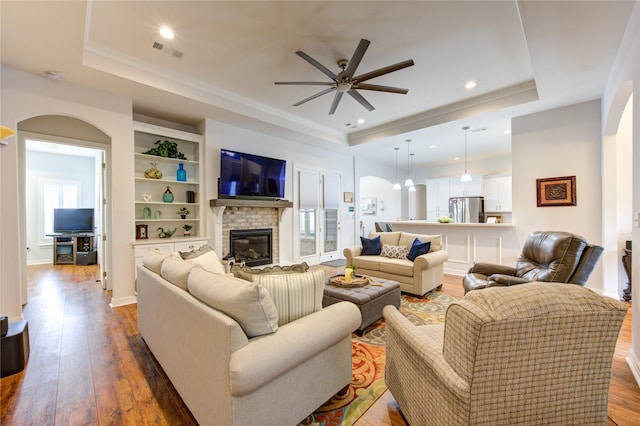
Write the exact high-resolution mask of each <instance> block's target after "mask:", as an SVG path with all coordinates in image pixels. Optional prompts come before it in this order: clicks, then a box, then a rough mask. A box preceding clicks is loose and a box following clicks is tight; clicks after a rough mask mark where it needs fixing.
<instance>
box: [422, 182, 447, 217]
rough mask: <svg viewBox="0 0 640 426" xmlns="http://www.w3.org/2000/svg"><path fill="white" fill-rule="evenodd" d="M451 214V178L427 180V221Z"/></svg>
mask: <svg viewBox="0 0 640 426" xmlns="http://www.w3.org/2000/svg"><path fill="white" fill-rule="evenodd" d="M448 214H449V178H441V179H427V220H428V221H429V222H435V220H436V219H437V218H439V217H441V216H446V215H448Z"/></svg>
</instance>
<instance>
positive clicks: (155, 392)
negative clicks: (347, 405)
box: [0, 265, 640, 426]
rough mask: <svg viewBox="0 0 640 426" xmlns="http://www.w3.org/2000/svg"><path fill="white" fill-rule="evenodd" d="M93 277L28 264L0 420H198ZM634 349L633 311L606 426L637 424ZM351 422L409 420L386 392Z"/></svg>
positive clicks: (132, 319) (130, 312) (455, 290)
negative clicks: (21, 320)
mask: <svg viewBox="0 0 640 426" xmlns="http://www.w3.org/2000/svg"><path fill="white" fill-rule="evenodd" d="M317 267H322V268H323V269H326V270H327V272H328V273H330V274H335V273H337V272H336V271H337V270H336V269H335V268H329V267H324V266H317ZM314 268H316V267H314ZM97 277H98V270H97V267H95V266H70V265H57V266H52V265H39V266H30V267H29V268H28V287H29V300H30V302H29V303H28V304H27V305H26V306H25V309H24V317H25V319H27V320H28V322H29V334H30V341H31V355H30V358H29V362H28V364H27V367H26V369H25V371H23V372H21V373H18V374H14V375H12V376H9V377H5V378H3V379H2V380H0V388H1V400H0V402H1V404H0V414H1V416H0V424H2V425H78V424H82V425H89V424H117V425H121V424H135V425H139V424H157V425H182V424H184V425H194V424H196V421H195V419H194V418H193V416H192V415H191V413H190V412H189V410H188V409H187V407H186V406H185V405H184V403H183V402H182V400H181V399H180V397H179V395H178V394H177V392H176V391H175V389H174V388H173V386H172V385H171V383H170V382H169V380H168V379H167V377H166V375H165V374H164V373H163V372H162V370H161V369H160V367H159V365H158V364H157V362H156V360H155V359H154V358H153V356H152V355H151V353H150V352H149V350H148V349H147V347H146V345H145V344H144V342H143V341H142V339H141V338H140V335H139V334H138V325H137V312H136V305H128V306H123V307H118V308H111V307H109V301H110V299H111V293H110V292H108V291H103V290H102V289H101V287H100V285H99V284H98V283H97V282H96V279H97ZM442 291H444V292H446V293H448V294H450V295H452V296H454V297H462V287H461V285H460V277H456V276H445V284H444V286H443V289H442ZM630 346H631V311H629V314H628V315H627V319H626V320H625V322H624V325H623V328H622V332H621V333H620V338H619V340H618V345H617V347H616V353H615V356H614V361H613V378H612V383H611V391H610V393H609V416H610V420H609V425H616V424H617V425H620V426H622V425H630V426H631V425H640V390H639V389H638V386H637V385H636V383H635V381H634V379H633V376H632V374H631V371H630V370H629V367H628V365H627V363H626V360H625V358H626V357H627V356H628V354H629V351H630ZM265 424H267V423H265ZM356 424H357V425H361V426H362V425H376V426H379V425H406V424H407V423H406V421H405V420H404V419H403V417H402V415H401V414H400V412H399V410H398V407H397V405H396V403H395V401H394V400H393V396H392V395H391V394H390V393H389V392H388V391H387V392H385V393H384V394H383V396H382V397H381V398H380V399H379V400H378V401H377V402H376V403H375V404H374V406H373V407H372V408H370V409H369V410H368V411H367V412H366V413H365V414H364V416H362V417H361V418H360V419H359V420H358V422H357V423H356Z"/></svg>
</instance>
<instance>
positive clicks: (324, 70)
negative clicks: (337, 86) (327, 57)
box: [296, 50, 338, 80]
mask: <svg viewBox="0 0 640 426" xmlns="http://www.w3.org/2000/svg"><path fill="white" fill-rule="evenodd" d="M296 55H298V56H300V57H301V58H302V59H304V60H305V61H307V62H309V63H310V64H311V65H313V66H314V67H316V68H318V69H319V70H320V71H322V73H323V74H324V75H326V76H327V77H329V78H330V79H332V80H337V79H338V76H337V75H335V74H334V73H332V72H331V70H329V69H328V68H327V67H325V66H324V65H322V64H321V63H320V62H318V61H316V60H315V59H313V58H312V57H311V56H309V55H307V54H306V53H304V52H303V51H302V50H298V51H297V52H296Z"/></svg>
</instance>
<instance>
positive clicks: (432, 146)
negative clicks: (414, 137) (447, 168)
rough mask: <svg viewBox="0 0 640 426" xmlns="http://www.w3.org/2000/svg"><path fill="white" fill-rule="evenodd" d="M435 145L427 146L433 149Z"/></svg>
mask: <svg viewBox="0 0 640 426" xmlns="http://www.w3.org/2000/svg"><path fill="white" fill-rule="evenodd" d="M436 146H437V145H431V146H430V147H429V148H431V149H434V148H435V147H436Z"/></svg>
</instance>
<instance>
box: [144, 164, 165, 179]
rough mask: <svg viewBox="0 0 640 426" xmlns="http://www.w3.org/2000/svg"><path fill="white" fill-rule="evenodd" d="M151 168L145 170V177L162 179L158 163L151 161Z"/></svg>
mask: <svg viewBox="0 0 640 426" xmlns="http://www.w3.org/2000/svg"><path fill="white" fill-rule="evenodd" d="M150 164H151V168H150V169H148V170H145V171H144V177H146V178H148V179H162V172H161V171H160V170H158V169H156V165H157V164H158V163H150Z"/></svg>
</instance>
